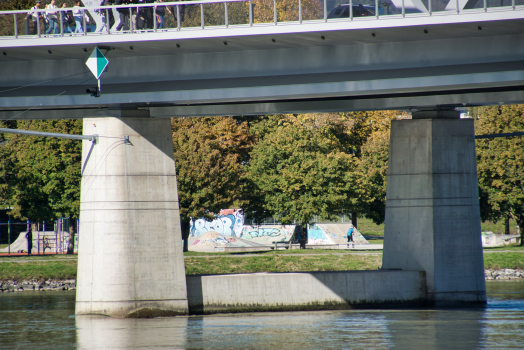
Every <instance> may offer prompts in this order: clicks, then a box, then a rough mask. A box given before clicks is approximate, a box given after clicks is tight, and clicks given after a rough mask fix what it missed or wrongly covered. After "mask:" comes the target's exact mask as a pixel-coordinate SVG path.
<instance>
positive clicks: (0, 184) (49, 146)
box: [0, 120, 82, 221]
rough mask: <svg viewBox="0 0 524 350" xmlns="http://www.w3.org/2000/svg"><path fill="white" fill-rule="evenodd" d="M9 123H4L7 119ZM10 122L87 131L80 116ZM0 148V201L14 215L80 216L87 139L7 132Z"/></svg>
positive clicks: (31, 217)
mask: <svg viewBox="0 0 524 350" xmlns="http://www.w3.org/2000/svg"><path fill="white" fill-rule="evenodd" d="M4 126H5V124H4ZM9 127H12V128H18V129H24V130H35V131H47V132H55V133H65V134H82V121H81V120H52V121H40V120H35V121H18V122H11V123H10V125H9ZM4 138H5V139H6V140H7V143H6V144H5V145H3V146H1V147H0V177H1V178H2V180H0V201H2V202H4V203H6V204H8V205H9V206H11V207H12V210H11V212H10V215H13V216H14V217H17V218H20V219H23V220H26V219H29V220H31V221H43V220H54V219H57V218H59V217H64V216H71V217H73V218H78V215H79V209H80V180H81V174H80V168H81V156H82V143H81V142H79V141H74V140H67V139H58V138H48V137H40V136H27V135H20V134H7V133H4Z"/></svg>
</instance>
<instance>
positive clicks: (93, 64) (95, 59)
mask: <svg viewBox="0 0 524 350" xmlns="http://www.w3.org/2000/svg"><path fill="white" fill-rule="evenodd" d="M108 64H109V61H108V60H107V58H106V57H105V56H104V55H103V54H102V52H100V49H99V48H98V47H95V49H94V50H93V53H92V54H91V56H89V58H88V59H87V61H86V66H87V67H88V68H89V70H91V72H92V73H93V75H94V76H95V77H96V78H97V79H99V78H100V76H101V75H102V73H103V72H104V69H106V67H107V65H108Z"/></svg>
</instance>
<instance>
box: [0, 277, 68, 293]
mask: <svg viewBox="0 0 524 350" xmlns="http://www.w3.org/2000/svg"><path fill="white" fill-rule="evenodd" d="M74 289H76V280H73V279H71V280H63V281H57V280H47V281H44V282H40V281H21V282H17V281H13V280H9V281H0V292H3V293H6V292H27V291H55V290H74Z"/></svg>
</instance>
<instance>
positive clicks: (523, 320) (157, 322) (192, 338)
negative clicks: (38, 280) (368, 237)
mask: <svg viewBox="0 0 524 350" xmlns="http://www.w3.org/2000/svg"><path fill="white" fill-rule="evenodd" d="M487 288H488V300H489V302H488V306H487V307H486V308H485V309H475V310H472V309H464V310H433V309H423V310H420V309H417V310H349V311H314V312H279V313H249V314H224V315H212V316H190V317H172V318H156V319H115V318H110V317H97V316H78V317H75V316H74V306H75V293H74V291H73V292H23V293H2V294H0V349H53V350H56V349H75V348H76V349H279V350H284V349H300V350H304V349H390V348H398V349H423V350H430V349H511V348H524V282H503V281H488V282H487Z"/></svg>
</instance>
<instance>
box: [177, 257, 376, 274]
mask: <svg viewBox="0 0 524 350" xmlns="http://www.w3.org/2000/svg"><path fill="white" fill-rule="evenodd" d="M185 263H186V274H188V275H200V274H227V273H252V272H297V271H347V270H376V269H378V268H379V267H380V265H381V263H382V255H378V254H377V255H356V254H355V255H343V256H341V255H321V256H282V255H275V256H260V257H258V256H257V257H249V258H235V257H216V258H215V257H213V258H193V257H192V258H188V259H185Z"/></svg>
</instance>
